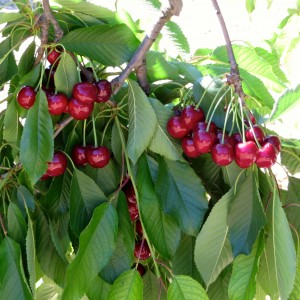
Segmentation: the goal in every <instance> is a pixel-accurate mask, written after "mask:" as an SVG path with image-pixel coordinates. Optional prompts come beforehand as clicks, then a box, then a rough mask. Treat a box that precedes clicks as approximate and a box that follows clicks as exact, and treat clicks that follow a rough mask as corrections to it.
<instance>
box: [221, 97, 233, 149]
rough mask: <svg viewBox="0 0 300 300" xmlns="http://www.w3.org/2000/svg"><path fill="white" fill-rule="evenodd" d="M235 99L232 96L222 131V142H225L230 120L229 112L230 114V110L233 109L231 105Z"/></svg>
mask: <svg viewBox="0 0 300 300" xmlns="http://www.w3.org/2000/svg"><path fill="white" fill-rule="evenodd" d="M233 99H234V98H231V100H230V103H229V104H228V106H227V111H226V115H225V120H224V127H223V133H222V144H224V138H225V131H226V125H227V121H228V118H229V114H230V110H231V105H232V102H233Z"/></svg>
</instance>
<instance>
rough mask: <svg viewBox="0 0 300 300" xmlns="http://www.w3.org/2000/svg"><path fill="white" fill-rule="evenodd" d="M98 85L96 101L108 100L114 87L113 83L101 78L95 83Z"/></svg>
mask: <svg viewBox="0 0 300 300" xmlns="http://www.w3.org/2000/svg"><path fill="white" fill-rule="evenodd" d="M95 85H96V87H97V95H96V102H99V103H100V102H106V101H108V100H109V98H110V96H111V94H112V89H111V84H110V82H109V81H107V80H106V79H102V80H99V81H97V82H96V83H95Z"/></svg>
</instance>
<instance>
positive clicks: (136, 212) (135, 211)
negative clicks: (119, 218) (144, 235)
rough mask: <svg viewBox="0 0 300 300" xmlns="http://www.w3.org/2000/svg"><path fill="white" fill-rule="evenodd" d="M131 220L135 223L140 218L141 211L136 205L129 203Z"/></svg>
mask: <svg viewBox="0 0 300 300" xmlns="http://www.w3.org/2000/svg"><path fill="white" fill-rule="evenodd" d="M127 204H128V211H129V216H130V220H131V221H134V220H136V219H137V218H138V217H139V210H138V207H137V204H136V203H132V202H129V201H127Z"/></svg>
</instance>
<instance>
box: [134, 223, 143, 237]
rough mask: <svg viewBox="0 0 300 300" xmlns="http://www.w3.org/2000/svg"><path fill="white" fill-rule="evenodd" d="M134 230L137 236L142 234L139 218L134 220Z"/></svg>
mask: <svg viewBox="0 0 300 300" xmlns="http://www.w3.org/2000/svg"><path fill="white" fill-rule="evenodd" d="M135 231H136V233H137V234H138V235H139V236H143V227H142V223H141V221H140V220H139V219H137V220H136V222H135Z"/></svg>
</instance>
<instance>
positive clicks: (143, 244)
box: [134, 240, 151, 260]
mask: <svg viewBox="0 0 300 300" xmlns="http://www.w3.org/2000/svg"><path fill="white" fill-rule="evenodd" d="M134 256H135V257H136V258H138V259H140V260H145V259H147V258H149V257H150V256H151V252H150V248H149V246H148V243H147V241H146V240H142V241H139V242H136V243H135V247H134Z"/></svg>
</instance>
